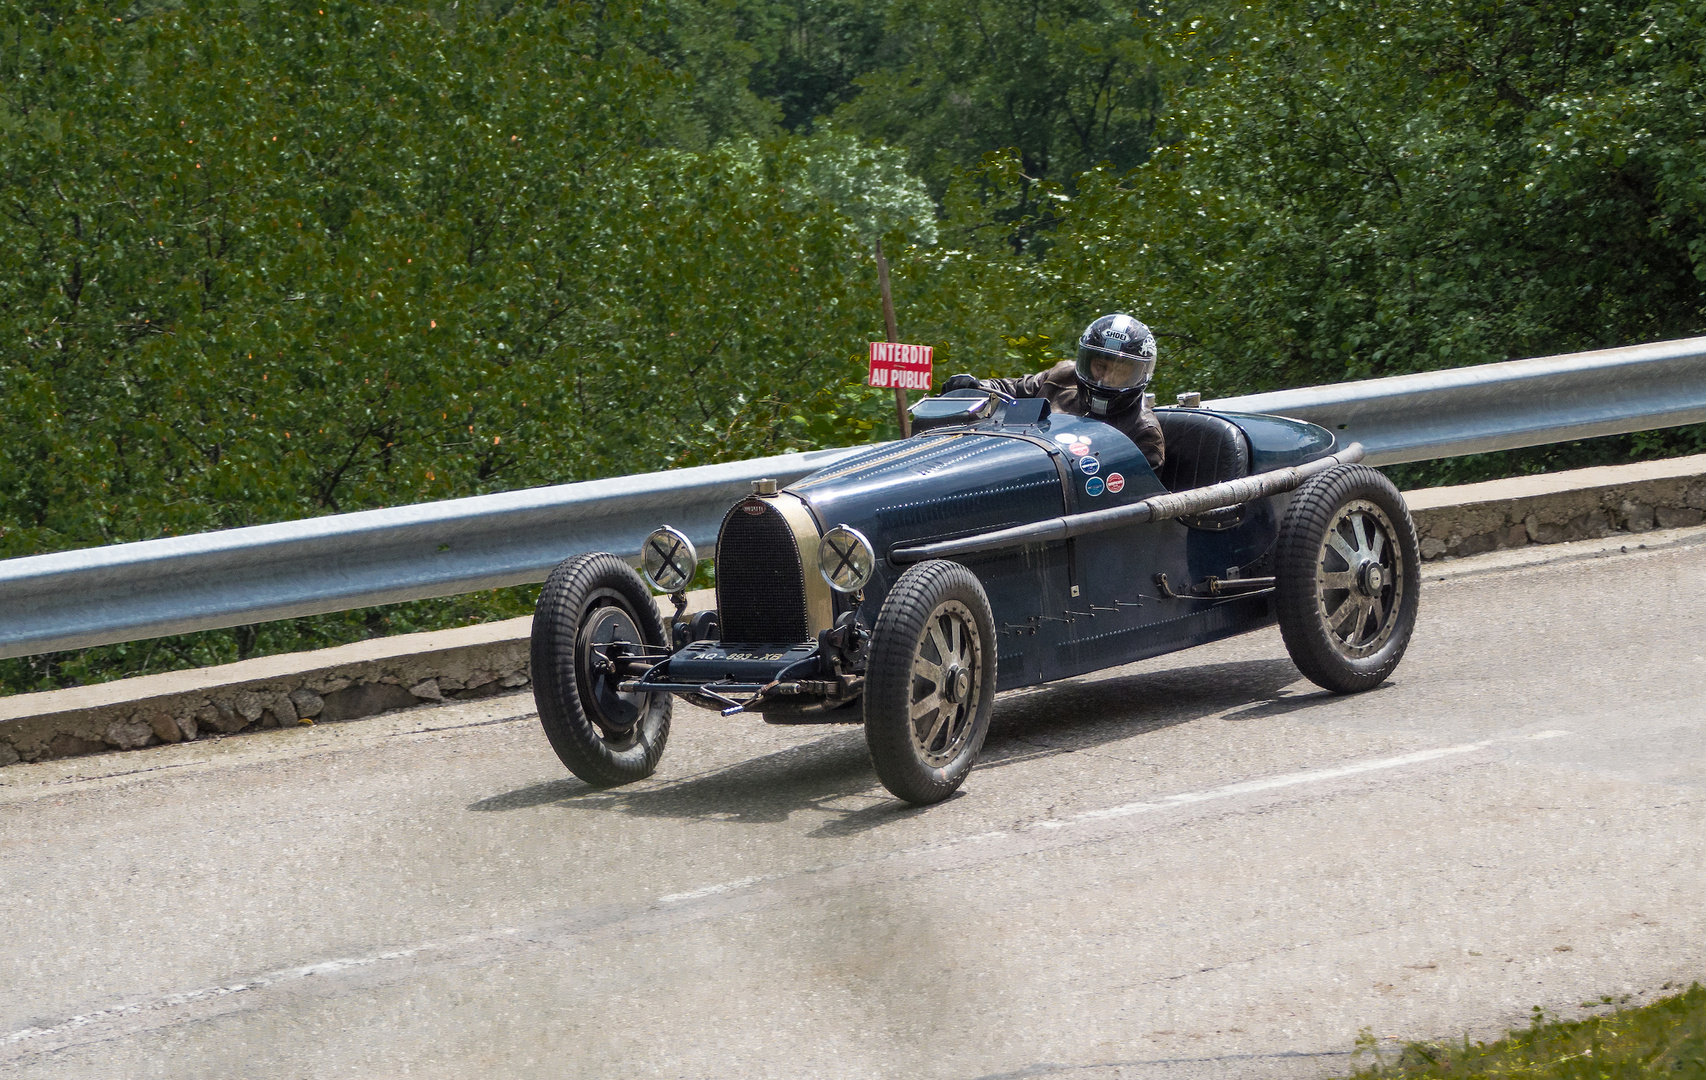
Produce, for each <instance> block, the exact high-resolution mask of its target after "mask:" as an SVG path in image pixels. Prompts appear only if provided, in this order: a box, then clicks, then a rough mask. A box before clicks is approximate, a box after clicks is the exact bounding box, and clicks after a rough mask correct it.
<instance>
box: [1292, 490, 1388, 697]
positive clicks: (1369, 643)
mask: <svg viewBox="0 0 1706 1080" xmlns="http://www.w3.org/2000/svg"><path fill="white" fill-rule="evenodd" d="M1276 576H1277V578H1278V580H1277V581H1276V582H1275V586H1276V590H1275V592H1276V595H1275V601H1276V606H1277V608H1278V611H1279V624H1280V633H1281V634H1282V635H1283V636H1284V638H1285V645H1286V649H1287V650H1288V651H1289V652H1290V653H1291V658H1292V661H1293V662H1294V663H1295V664H1297V667H1298V670H1299V671H1301V672H1303V674H1304V675H1305V676H1307V677H1308V678H1309V679H1310V680H1311V681H1312V682H1315V683H1317V684H1319V685H1320V686H1322V687H1324V688H1326V689H1328V690H1331V691H1333V692H1335V693H1340V694H1348V693H1353V692H1355V691H1358V690H1368V689H1371V688H1372V687H1375V686H1378V685H1380V683H1381V682H1382V681H1383V680H1384V679H1385V678H1386V677H1387V676H1388V675H1390V674H1391V673H1392V670H1393V669H1394V668H1396V667H1397V666H1398V661H1399V660H1401V659H1403V656H1404V650H1405V649H1406V648H1407V647H1408V646H1409V644H1410V634H1411V631H1412V630H1414V629H1415V625H1416V608H1417V603H1418V600H1419V596H1418V593H1419V590H1420V586H1421V558H1420V553H1419V550H1418V547H1417V544H1416V527H1415V525H1414V524H1413V523H1412V522H1411V520H1410V511H1409V509H1408V507H1406V506H1405V505H1404V497H1403V496H1402V495H1400V494H1399V493H1398V489H1397V488H1395V487H1393V486H1392V482H1391V481H1390V480H1387V479H1386V477H1384V476H1382V475H1381V474H1380V473H1378V472H1376V471H1374V470H1373V469H1370V468H1367V467H1365V466H1362V465H1341V466H1339V467H1337V468H1334V469H1329V470H1328V471H1327V472H1324V473H1322V474H1321V475H1319V476H1316V477H1314V478H1312V479H1311V480H1309V482H1308V483H1306V484H1304V485H1303V486H1302V487H1301V488H1299V489H1298V491H1297V494H1295V495H1294V496H1292V500H1291V507H1290V509H1288V510H1287V511H1286V516H1285V521H1284V522H1283V523H1282V524H1281V526H1280V535H1279V544H1278V550H1277V551H1276Z"/></svg>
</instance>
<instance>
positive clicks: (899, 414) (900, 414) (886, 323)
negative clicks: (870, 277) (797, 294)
mask: <svg viewBox="0 0 1706 1080" xmlns="http://www.w3.org/2000/svg"><path fill="white" fill-rule="evenodd" d="M876 256H877V286H878V288H879V289H880V290H881V291H882V294H883V329H884V331H886V332H887V334H888V341H889V344H891V345H896V344H899V343H900V331H899V330H898V329H896V328H895V324H894V294H893V293H892V292H890V291H889V261H888V260H887V259H885V258H883V241H882V237H878V238H877V246H876ZM872 344H873V345H875V344H876V343H875V342H873V343H872ZM876 363H877V354H876V350H875V349H872V351H871V372H872V375H873V376H875V374H876ZM871 385H872V386H877V385H880V384H878V383H875V382H873V383H871ZM924 389H925V390H929V389H930V383H929V376H928V374H926V376H925V383H924ZM894 415H895V419H896V420H897V421H898V422H899V423H900V437H901V438H903V439H904V438H907V437H909V436H910V435H911V434H912V414H911V413H909V412H907V411H906V387H905V386H902V385H898V384H896V385H895V388H894Z"/></svg>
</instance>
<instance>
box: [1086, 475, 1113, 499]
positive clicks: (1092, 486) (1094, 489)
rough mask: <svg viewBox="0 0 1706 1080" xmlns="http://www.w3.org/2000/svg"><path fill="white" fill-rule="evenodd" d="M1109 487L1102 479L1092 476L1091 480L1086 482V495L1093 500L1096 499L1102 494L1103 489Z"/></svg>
mask: <svg viewBox="0 0 1706 1080" xmlns="http://www.w3.org/2000/svg"><path fill="white" fill-rule="evenodd" d="M1107 486H1108V485H1106V484H1104V483H1103V482H1102V478H1101V477H1100V476H1092V477H1091V478H1090V479H1088V480H1086V481H1084V494H1086V495H1088V496H1090V497H1091V498H1095V497H1096V496H1098V495H1100V494H1101V493H1102V489H1103V488H1105V487H1107Z"/></svg>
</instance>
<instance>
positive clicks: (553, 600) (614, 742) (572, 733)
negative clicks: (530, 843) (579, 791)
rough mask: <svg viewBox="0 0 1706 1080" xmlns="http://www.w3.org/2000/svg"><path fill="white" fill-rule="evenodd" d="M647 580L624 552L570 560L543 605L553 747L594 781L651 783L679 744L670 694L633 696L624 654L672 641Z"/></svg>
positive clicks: (539, 635) (538, 665) (542, 673)
mask: <svg viewBox="0 0 1706 1080" xmlns="http://www.w3.org/2000/svg"><path fill="white" fill-rule="evenodd" d="M667 641H668V639H667V638H666V637H665V636H664V629H663V621H662V620H661V619H659V618H658V612H657V606H656V605H655V604H653V603H652V597H651V593H650V591H649V590H647V588H646V586H645V583H644V582H642V581H641V580H640V577H639V575H638V574H636V573H634V571H633V570H632V569H631V568H630V567H629V566H628V564H627V563H625V562H623V561H622V560H621V559H618V558H617V557H616V556H614V555H607V554H604V553H596V554H591V555H577V556H575V557H574V558H572V559H566V560H564V561H563V562H562V563H560V564H558V566H557V568H556V569H555V570H553V571H551V576H550V577H549V578H548V579H547V580H546V582H545V588H544V589H543V590H542V591H541V592H540V593H539V603H538V605H537V606H536V607H535V608H534V611H533V641H532V658H533V672H532V674H533V700H534V701H535V702H536V703H537V704H538V706H539V722H540V724H541V725H542V726H543V727H544V728H545V736H546V738H548V739H550V740H551V748H552V749H553V750H555V751H556V752H557V757H558V758H560V759H562V762H563V764H564V765H567V766H568V768H569V771H570V772H572V773H574V774H575V775H576V776H578V777H580V778H581V779H582V780H585V781H586V782H587V783H589V784H591V785H593V786H594V787H601V788H604V787H615V786H616V785H618V784H627V783H631V782H633V781H635V780H642V779H644V778H646V777H648V776H650V775H651V774H652V772H653V771H654V770H656V769H657V766H658V759H659V758H661V757H662V756H663V750H664V745H665V744H666V743H667V742H668V741H669V720H670V705H671V701H670V696H669V695H668V694H624V693H622V692H621V691H619V690H618V689H617V684H618V683H620V682H621V681H622V679H623V677H624V672H623V665H622V663H621V660H622V658H623V656H624V655H628V656H632V655H634V653H635V652H636V651H637V649H638V647H649V648H650V649H651V650H652V651H653V652H657V651H659V650H663V649H665V648H666V647H667V644H666V643H667Z"/></svg>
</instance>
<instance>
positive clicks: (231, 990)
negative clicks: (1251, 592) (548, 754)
mask: <svg viewBox="0 0 1706 1080" xmlns="http://www.w3.org/2000/svg"><path fill="white" fill-rule="evenodd" d="M1569 734H1570V732H1568V731H1539V732H1534V733H1531V734H1527V735H1511V736H1505V737H1503V738H1496V739H1483V740H1481V741H1480V742H1472V743H1460V744H1458V745H1456V746H1442V747H1439V748H1437V749H1433V750H1418V751H1416V752H1415V753H1411V754H1401V755H1399V756H1397V757H1389V758H1371V759H1369V760H1367V761H1357V762H1352V763H1350V764H1348V765H1338V766H1334V767H1332V768H1327V769H1312V770H1308V771H1305V772H1295V773H1285V774H1282V775H1280V776H1270V777H1266V778H1264V779H1261V780H1246V781H1243V782H1241V783H1237V784H1226V785H1223V786H1221V787H1214V788H1205V789H1204V790H1202V791H1187V792H1181V793H1179V794H1177V795H1168V796H1166V797H1164V798H1162V799H1158V800H1156V801H1154V802H1135V803H1126V804H1124V805H1121V806H1110V807H1107V808H1105V809H1101V810H1086V811H1083V812H1082V813H1079V814H1075V815H1073V816H1072V817H1070V818H1068V819H1066V820H1065V821H1037V822H1032V823H1031V824H1030V825H1028V826H1026V827H1027V828H1029V829H1062V828H1066V827H1067V826H1069V825H1075V824H1082V823H1088V822H1093V821H1102V820H1106V819H1109V818H1121V817H1129V816H1132V815H1134V814H1147V813H1150V812H1152V811H1156V810H1167V809H1172V808H1174V807H1181V806H1191V805H1194V804H1196V803H1202V802H1209V801H1212V800H1215V799H1228V798H1232V797H1234V796H1238V795H1249V794H1254V793H1257V792H1263V791H1273V790H1275V789H1278V788H1286V787H1294V786H1297V785H1300V784H1312V783H1319V782H1322V781H1326V780H1336V779H1339V778H1341V777H1346V776H1357V775H1359V774H1362V773H1370V772H1379V771H1382V770H1386V769H1399V768H1403V767H1404V766H1406V765H1419V764H1423V763H1425V762H1429V761H1438V760H1440V759H1441V758H1447V757H1454V756H1458V755H1462V754H1469V753H1473V752H1475V751H1477V750H1484V749H1486V748H1487V747H1489V746H1495V745H1498V744H1500V743H1513V742H1531V741H1535V740H1540V739H1556V738H1561V737H1563V736H1566V735H1569ZM1007 835H1008V834H1007V833H1004V832H986V833H975V834H972V835H969V836H961V837H955V838H952V839H950V840H946V841H943V842H940V843H936V844H931V845H928V846H927V847H924V848H915V849H910V850H909V851H903V852H897V853H896V855H897V856H905V855H908V854H922V853H924V852H927V851H934V850H938V849H940V848H943V847H947V846H952V845H956V844H963V843H967V842H972V841H983V840H996V839H1001V838H1003V837H1005V836H1007ZM775 876H776V875H770V876H769V877H765V876H754V877H744V878H740V879H738V880H736V881H725V882H721V883H719V884H716V885H706V886H704V887H703V888H699V889H691V890H689V891H687V892H679V893H670V894H668V895H666V896H660V897H658V900H657V902H658V903H660V904H676V903H681V902H683V901H687V900H698V899H702V898H704V897H708V896H716V895H719V894H722V893H728V892H733V891H735V890H737V889H743V888H746V887H747V886H748V885H756V884H758V883H759V882H761V881H767V880H770V879H771V878H772V877H775ZM518 932H519V931H517V930H515V929H504V930H499V931H497V932H496V933H497V934H500V935H512V934H516V933H518ZM491 936H492V935H474V936H472V937H469V938H466V939H460V940H459V942H450V943H437V944H434V943H429V944H424V945H420V946H417V947H416V948H412V949H396V950H393V951H390V952H382V953H374V954H373V955H371V956H361V957H340V958H338V959H333V960H324V961H321V962H320V963H317V964H305V965H303V966H301V967H293V968H283V969H280V970H278V971H273V972H269V973H268V974H265V975H261V976H259V977H257V978H253V979H249V980H247V981H245V982H234V983H228V984H223V985H219V986H208V987H203V988H202V989H200V990H190V991H187V992H185V993H179V994H169V995H166V996H164V997H159V998H155V999H153V1000H152V1001H140V1002H133V1003H131V1004H128V1005H118V1006H114V1007H113V1008H110V1009H100V1010H97V1011H95V1012H89V1013H83V1014H81V1015H78V1016H73V1017H70V1018H69V1019H66V1020H64V1021H61V1022H60V1023H58V1024H55V1025H53V1026H52V1027H31V1028H23V1029H20V1030H18V1031H12V1032H8V1033H6V1034H4V1035H0V1047H12V1046H17V1045H18V1044H20V1043H24V1042H27V1041H30V1040H34V1039H41V1038H46V1037H51V1036H56V1035H68V1034H71V1033H72V1032H75V1031H77V1030H78V1029H80V1028H85V1027H88V1026H90V1025H92V1024H101V1023H106V1022H110V1021H113V1020H119V1019H123V1018H125V1017H129V1016H136V1015H138V1014H141V1013H145V1012H152V1011H156V1010H160V1009H167V1008H172V1007H174V1006H180V1005H188V1004H192V1003H195V1002H199V1001H208V1000H212V999H215V998H221V997H226V996H229V995H231V994H237V993H243V992H245V991H249V990H260V989H263V988H265V987H269V986H275V985H278V984H280V983H286V982H290V981H293V980H296V979H304V978H307V977H309V976H312V975H329V974H333V973H335V972H339V971H344V970H346V969H349V968H356V967H365V966H367V965H370V964H377V963H381V962H383V961H386V960H401V959H405V958H407V957H411V956H415V955H418V954H420V953H423V952H428V951H431V950H435V949H441V948H446V947H449V946H454V945H456V944H459V943H466V942H474V941H479V940H489V939H490V937H491Z"/></svg>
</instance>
